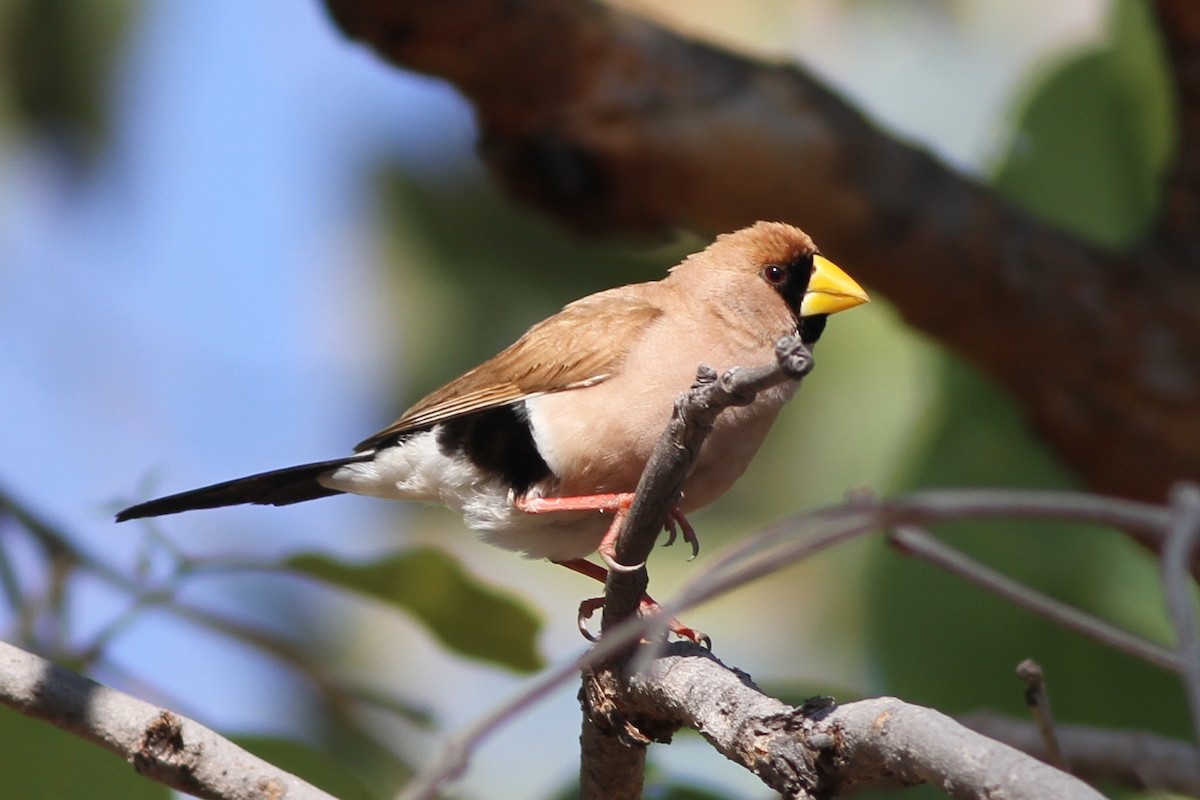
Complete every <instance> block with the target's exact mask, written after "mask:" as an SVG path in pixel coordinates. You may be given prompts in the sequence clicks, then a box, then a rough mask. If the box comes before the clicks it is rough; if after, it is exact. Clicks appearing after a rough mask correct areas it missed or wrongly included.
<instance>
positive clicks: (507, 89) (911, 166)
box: [325, 0, 1200, 499]
mask: <svg viewBox="0 0 1200 800" xmlns="http://www.w3.org/2000/svg"><path fill="white" fill-rule="evenodd" d="M325 2H326V5H327V7H328V8H329V9H330V11H331V12H332V14H333V16H334V18H335V19H336V20H337V22H338V24H339V25H340V26H341V27H342V29H343V30H344V31H345V32H346V33H347V34H348V35H349V36H351V37H352V38H355V39H358V40H361V41H363V42H366V43H367V44H369V45H370V46H371V47H373V48H374V49H375V50H376V51H377V52H379V53H380V55H382V56H383V57H384V58H387V59H388V60H390V61H391V62H392V63H394V64H396V65H398V66H402V67H404V68H407V69H414V70H418V71H421V72H426V73H429V74H432V75H436V76H439V77H442V78H445V79H446V80H448V81H450V82H451V83H453V84H454V85H455V86H456V87H457V88H458V89H459V90H460V91H462V92H463V93H464V94H465V95H466V96H467V98H468V99H469V100H470V101H471V102H472V103H473V104H474V106H475V110H476V114H477V117H478V120H479V124H480V127H481V129H482V142H481V153H482V155H483V158H484V159H485V161H486V162H487V163H488V165H489V166H490V167H491V169H492V170H493V172H494V174H495V175H496V177H497V178H498V180H499V181H500V182H501V183H503V184H504V185H505V187H506V188H507V189H508V190H509V191H510V192H512V193H513V194H514V195H515V196H517V197H519V198H521V199H523V200H526V201H528V202H532V203H535V204H537V205H540V206H541V207H542V208H543V209H544V210H546V211H548V212H549V213H551V214H553V215H555V216H557V217H558V218H559V219H561V220H562V221H563V222H565V223H566V224H568V225H571V226H572V227H574V228H576V229H580V230H587V231H605V232H608V231H663V230H670V229H674V228H676V227H679V226H686V227H691V228H694V229H697V230H700V231H704V232H708V233H714V232H720V231H727V230H733V229H735V228H739V227H741V226H743V225H745V224H747V223H749V222H752V221H754V220H756V219H777V220H784V221H788V222H793V223H796V224H799V225H800V226H801V227H804V228H805V229H807V230H808V231H809V232H811V233H812V234H813V235H814V236H815V237H816V239H817V241H818V242H820V243H821V245H822V247H823V248H824V249H825V251H826V252H827V253H829V254H831V255H832V256H833V257H834V258H835V260H838V261H842V262H845V263H846V264H847V265H848V266H849V267H850V268H851V269H852V271H853V272H854V274H855V276H857V277H860V278H863V279H864V280H865V282H866V283H867V284H868V285H870V286H872V287H873V288H875V289H879V290H882V291H883V292H884V293H885V294H886V295H887V296H888V297H889V298H890V299H891V300H892V301H894V302H895V303H896V305H897V306H898V307H899V308H900V310H901V311H902V313H903V314H904V315H905V317H906V318H907V319H908V320H909V321H910V322H912V323H913V324H915V325H916V326H918V327H920V328H922V329H924V330H926V331H928V332H929V333H931V334H933V335H934V336H936V337H938V338H939V339H941V340H943V341H945V342H946V343H947V344H949V345H950V346H952V347H953V348H955V349H957V350H958V351H960V352H962V353H963V354H965V355H966V356H968V357H969V358H970V359H972V360H973V361H974V362H975V363H976V364H978V365H979V366H980V367H982V368H983V369H984V370H985V371H987V372H988V373H990V374H991V375H992V376H993V377H995V378H996V379H998V380H999V381H1000V382H1001V383H1002V384H1003V385H1004V386H1005V387H1007V388H1008V389H1009V390H1010V391H1011V392H1013V394H1014V395H1015V396H1016V397H1017V398H1018V400H1019V401H1020V402H1021V404H1022V405H1023V407H1024V409H1025V411H1026V412H1027V414H1028V416H1029V418H1030V420H1031V421H1032V423H1033V425H1034V426H1035V427H1036V428H1037V430H1038V431H1039V432H1040V434H1041V435H1042V436H1043V437H1044V438H1045V439H1046V441H1048V442H1049V443H1050V444H1051V445H1052V446H1053V447H1054V448H1055V449H1056V450H1057V452H1058V453H1059V454H1060V455H1061V456H1062V458H1063V459H1064V460H1065V461H1066V462H1067V463H1069V464H1070V465H1071V466H1072V467H1073V468H1074V469H1075V470H1076V471H1077V472H1078V473H1079V474H1080V475H1081V476H1083V477H1084V479H1085V480H1086V481H1087V482H1088V483H1089V484H1090V485H1091V486H1092V487H1093V488H1096V489H1098V490H1101V491H1106V492H1111V493H1117V494H1123V495H1127V496H1138V497H1142V498H1148V499H1149V498H1155V499H1156V498H1159V497H1161V496H1162V495H1163V493H1164V492H1165V490H1166V488H1167V486H1168V485H1170V484H1171V483H1172V482H1173V481H1175V480H1177V479H1179V478H1180V477H1185V476H1194V475H1197V474H1200V413H1197V410H1198V409H1200V315H1197V314H1195V312H1194V303H1193V301H1192V298H1195V297H1196V296H1197V294H1198V292H1200V273H1198V272H1197V271H1196V270H1194V269H1192V268H1191V267H1190V266H1189V265H1190V264H1194V260H1189V259H1188V256H1189V254H1190V253H1192V252H1195V248H1196V241H1197V238H1198V235H1197V233H1196V231H1197V230H1200V227H1198V226H1196V225H1194V224H1191V220H1192V217H1188V224H1187V225H1186V226H1185V227H1183V228H1182V233H1178V235H1174V236H1172V235H1167V234H1166V233H1163V234H1161V235H1160V236H1158V237H1157V238H1154V239H1152V240H1149V241H1146V242H1145V243H1143V246H1141V247H1139V248H1138V249H1137V250H1136V251H1135V252H1134V253H1131V254H1126V255H1112V254H1105V253H1103V252H1101V251H1099V250H1097V249H1096V248H1093V247H1090V246H1088V245H1086V244H1084V243H1082V242H1079V241H1078V240H1076V239H1073V238H1071V237H1069V236H1066V235H1064V234H1062V233H1059V232H1057V231H1054V230H1051V229H1048V228H1047V227H1045V226H1043V225H1040V224H1038V223H1036V222H1034V221H1032V220H1031V219H1030V218H1028V217H1027V216H1026V215H1024V214H1022V213H1020V212H1018V211H1016V210H1014V209H1013V208H1011V207H1010V206H1008V205H1006V204H1004V203H1002V202H1000V201H999V200H998V199H997V198H996V197H995V196H994V195H993V194H992V193H991V192H989V191H988V190H987V189H986V188H984V187H982V186H980V185H978V184H976V183H974V182H972V181H970V180H967V179H965V178H963V177H962V176H960V175H958V174H957V173H955V172H954V171H952V170H950V169H948V168H947V167H945V166H944V165H942V164H940V163H938V162H937V161H936V160H935V159H933V158H932V157H930V156H929V155H928V154H927V153H925V152H923V151H921V150H919V149H917V148H914V147H910V146H908V145H905V144H902V143H900V142H898V141H896V140H895V139H893V138H892V137H890V136H888V135H887V134H885V133H884V132H882V131H880V130H878V129H877V128H875V127H874V126H873V125H872V124H871V123H870V122H869V121H868V120H867V119H866V118H865V117H864V116H863V115H862V114H861V113H859V112H858V111H857V110H855V109H854V108H852V107H850V106H849V105H848V104H846V103H845V102H844V101H843V100H841V99H840V98H839V97H837V96H836V95H834V94H833V93H832V92H830V91H829V90H828V89H826V88H825V87H824V86H823V85H821V84H820V83H819V82H818V81H816V80H814V79H813V78H812V77H810V76H809V75H808V74H807V73H805V72H804V71H802V70H800V69H796V68H792V67H785V66H779V65H774V64H764V63H757V62H754V61H752V60H749V59H746V58H743V57H740V56H736V55H732V54H730V53H727V52H724V51H721V50H719V49H716V48H714V47H710V46H707V45H704V44H700V43H697V42H694V41H690V40H687V39H685V38H683V37H681V36H679V35H677V34H675V33H672V32H669V31H666V30H663V29H661V28H658V27H655V26H654V25H652V24H649V23H647V22H645V21H642V20H640V19H637V18H634V17H631V16H628V15H625V14H621V13H618V12H616V11H613V10H611V9H609V8H607V7H605V6H603V5H600V4H597V3H593V2H586V1H585V0H533V1H532V2H525V3H520V4H515V5H514V4H512V3H506V2H502V1H501V0H460V1H459V2H455V3H452V4H444V3H443V4H431V3H419V2H411V0H410V2H400V1H398V0H325ZM1188 5H1189V3H1188V0H1182V2H1181V1H1180V0H1173V1H1171V0H1160V8H1161V9H1162V11H1161V13H1162V14H1163V15H1164V16H1166V15H1168V14H1170V13H1172V10H1173V9H1175V10H1177V15H1178V16H1179V17H1185V18H1187V19H1189V20H1192V21H1193V22H1194V16H1195V15H1194V13H1193V12H1192V11H1191V10H1190V9H1189V8H1188ZM1187 30H1189V31H1193V32H1194V30H1195V26H1194V25H1193V26H1191V27H1189V28H1188V29H1187ZM1187 41H1192V40H1190V39H1189V40H1187ZM1194 53H1195V50H1194V48H1193V49H1192V50H1189V51H1188V52H1187V53H1184V54H1183V55H1180V56H1179V57H1178V58H1177V59H1176V60H1175V62H1173V63H1175V64H1176V66H1177V67H1178V68H1179V69H1183V68H1184V67H1185V66H1186V65H1188V64H1191V63H1192V61H1191V60H1188V59H1193V56H1194ZM1193 60H1194V59H1193ZM1188 68H1189V69H1190V68H1191V67H1188ZM1194 83H1195V80H1194V79H1193V80H1192V81H1191V84H1194ZM1194 108H1195V106H1193V109H1194ZM1189 163H1191V162H1188V161H1186V160H1185V162H1183V163H1181V167H1180V171H1179V173H1178V175H1177V179H1176V181H1175V187H1176V189H1175V191H1176V194H1178V195H1180V196H1183V197H1186V198H1188V199H1189V201H1190V202H1192V204H1193V205H1195V198H1196V196H1197V194H1198V193H1197V191H1196V188H1197V181H1200V170H1193V171H1191V172H1189V171H1188V170H1189V169H1190V168H1189V167H1188V166H1187V165H1188V164H1189ZM964 309H969V310H970V313H964Z"/></svg>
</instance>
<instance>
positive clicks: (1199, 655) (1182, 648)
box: [1159, 483, 1200, 743]
mask: <svg viewBox="0 0 1200 800" xmlns="http://www.w3.org/2000/svg"><path fill="white" fill-rule="evenodd" d="M1171 509H1172V511H1173V512H1174V519H1173V520H1172V522H1171V527H1170V530H1169V531H1168V533H1167V542H1166V544H1165V545H1164V546H1163V550H1162V558H1161V559H1160V562H1159V564H1160V571H1161V574H1162V585H1163V594H1164V595H1165V599H1166V605H1167V614H1168V616H1169V617H1170V618H1171V623H1172V624H1173V625H1174V626H1175V650H1176V654H1177V658H1178V660H1179V663H1180V670H1179V672H1180V677H1181V678H1182V679H1183V688H1184V692H1185V693H1186V694H1187V698H1188V709H1189V711H1190V712H1191V716H1192V732H1193V734H1194V736H1195V737H1196V741H1197V742H1198V743H1200V633H1198V632H1197V630H1196V596H1195V587H1194V584H1193V581H1192V577H1191V572H1190V569H1189V567H1190V565H1191V564H1192V563H1193V559H1194V557H1195V553H1196V547H1197V545H1200V487H1197V486H1196V485H1194V484H1187V483H1181V484H1179V485H1177V486H1175V487H1174V489H1173V490H1172V492H1171Z"/></svg>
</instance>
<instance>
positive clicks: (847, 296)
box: [800, 253, 871, 317]
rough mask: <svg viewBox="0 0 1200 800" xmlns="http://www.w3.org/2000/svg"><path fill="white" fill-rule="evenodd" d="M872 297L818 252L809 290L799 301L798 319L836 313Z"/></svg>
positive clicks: (814, 259) (865, 301)
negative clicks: (799, 317)
mask: <svg viewBox="0 0 1200 800" xmlns="http://www.w3.org/2000/svg"><path fill="white" fill-rule="evenodd" d="M870 300H871V298H869V297H867V293H866V292H864V291H863V288H862V287H861V286H859V285H858V284H857V283H855V281H854V279H853V278H851V277H850V276H849V275H847V274H846V273H845V272H842V269H841V267H839V266H838V265H837V264H834V263H833V262H832V261H830V260H829V259H828V258H825V256H823V255H821V254H820V253H818V254H817V255H815V256H813V272H812V276H811V277H810V278H809V279H808V291H807V292H805V293H804V299H802V300H801V301H800V316H801V317H811V316H813V315H815V314H836V313H837V312H839V311H845V310H846V309H848V308H854V307H855V306H858V305H862V304H863V303H867V302H870Z"/></svg>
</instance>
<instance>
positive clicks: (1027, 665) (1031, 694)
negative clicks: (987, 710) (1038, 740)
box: [1017, 658, 1070, 772]
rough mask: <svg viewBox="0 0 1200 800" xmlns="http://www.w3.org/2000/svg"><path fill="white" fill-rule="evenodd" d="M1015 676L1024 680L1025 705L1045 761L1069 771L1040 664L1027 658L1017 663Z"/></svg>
mask: <svg viewBox="0 0 1200 800" xmlns="http://www.w3.org/2000/svg"><path fill="white" fill-rule="evenodd" d="M1017 677H1018V678H1020V679H1021V680H1023V681H1025V705H1026V706H1027V707H1028V708H1029V713H1031V714H1033V721H1034V724H1036V725H1037V729H1038V733H1039V734H1041V736H1042V744H1043V745H1044V746H1045V748H1046V757H1045V759H1043V760H1044V761H1046V763H1048V764H1050V765H1052V766H1054V767H1055V768H1057V769H1061V770H1065V771H1068V772H1069V771H1070V770H1069V769H1068V768H1067V764H1066V762H1065V761H1064V759H1063V754H1062V748H1060V747H1059V745H1058V734H1057V733H1056V732H1055V730H1054V715H1053V714H1052V713H1051V712H1050V692H1049V691H1048V690H1047V689H1046V674H1045V673H1044V672H1043V671H1042V665H1041V664H1039V663H1037V662H1036V661H1034V660H1033V659H1032V658H1027V659H1025V660H1024V661H1022V662H1021V663H1020V664H1018V665H1017Z"/></svg>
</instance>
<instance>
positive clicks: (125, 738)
mask: <svg viewBox="0 0 1200 800" xmlns="http://www.w3.org/2000/svg"><path fill="white" fill-rule="evenodd" d="M0 703H4V704H5V705H7V706H9V707H11V708H13V709H15V710H17V711H19V712H21V713H22V714H25V715H26V716H30V717H35V718H37V719H41V720H45V721H47V722H49V723H51V724H53V725H56V726H58V727H59V728H62V729H63V730H66V731H69V732H71V733H73V734H75V735H77V736H79V737H80V738H81V739H84V740H86V741H89V742H92V743H93V744H97V745H100V746H101V747H103V748H104V749H106V750H109V751H111V752H113V753H116V754H117V755H118V756H120V757H121V758H123V759H125V760H126V761H128V762H129V763H130V764H132V765H133V768H134V769H135V770H137V771H138V772H139V773H141V774H142V775H144V776H146V777H147V778H150V779H152V780H155V781H158V782H159V783H162V784H165V785H166V786H169V787H171V788H172V789H178V790H179V791H181V792H186V793H187V794H191V795H195V796H196V797H205V798H213V800H278V798H282V797H287V798H288V800H310V799H311V800H333V798H332V797H330V795H327V794H326V793H324V792H322V791H321V790H319V789H317V788H316V787H314V786H311V785H310V784H307V783H305V782H304V781H302V780H300V779H299V778H297V777H295V776H294V775H291V774H289V773H286V772H284V771H283V770H280V769H278V768H276V767H273V766H271V765H270V764H268V763H267V762H265V761H263V760H261V759H259V758H257V757H256V756H253V755H251V754H250V753H248V752H246V751H245V750H243V749H242V748H240V747H238V746H237V745H235V744H233V742H230V741H229V740H228V739H225V738H224V737H222V736H219V735H218V734H216V733H214V732H213V731H212V730H210V729H208V728H206V727H204V726H203V725H200V724H199V723H196V722H193V721H192V720H190V719H187V718H186V717H181V716H179V715H178V714H175V713H173V712H171V711H167V710H166V709H163V708H159V707H157V706H154V705H151V704H150V703H147V702H145V701H143V700H138V699H136V698H134V697H130V696H129V695H126V694H122V693H121V692H118V691H116V690H115V689H110V688H109V687H107V686H102V685H101V684H98V683H96V682H95V681H92V680H89V679H88V678H85V677H83V676H82V675H78V674H76V673H74V672H71V671H70V670H67V669H64V668H62V667H59V666H57V665H55V664H53V663H51V662H49V661H46V660H45V659H43V658H40V657H38V656H35V655H33V654H32V653H27V652H25V651H24V650H21V649H19V648H16V647H13V646H12V645H10V644H8V643H7V642H0Z"/></svg>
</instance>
